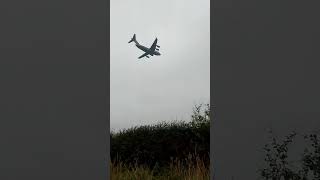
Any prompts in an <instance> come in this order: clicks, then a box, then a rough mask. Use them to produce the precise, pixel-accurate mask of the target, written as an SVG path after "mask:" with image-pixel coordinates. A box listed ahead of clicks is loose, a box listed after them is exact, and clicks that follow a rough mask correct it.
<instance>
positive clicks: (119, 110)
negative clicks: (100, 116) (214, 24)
mask: <svg viewBox="0 0 320 180" xmlns="http://www.w3.org/2000/svg"><path fill="white" fill-rule="evenodd" d="M110 4H111V7H110V10H111V17H110V23H111V24H110V28H111V32H110V33H111V34H110V36H111V37H110V38H111V39H110V40H111V41H110V53H111V54H110V56H111V58H110V61H111V62H110V86H111V87H110V99H111V101H110V113H111V115H110V124H111V130H117V129H122V128H128V127H132V126H135V125H142V124H153V123H156V122H159V121H171V120H175V119H178V120H181V119H183V120H189V119H190V118H189V117H190V114H191V112H192V107H193V105H194V104H195V103H200V102H203V103H207V102H209V99H210V1H209V0H162V1H159V0H158V1H156V0H134V1H133V0H111V3H110ZM134 33H135V34H136V38H137V41H138V42H139V43H140V44H142V45H145V46H147V47H150V46H151V44H152V43H153V41H154V39H155V38H156V37H157V38H158V45H160V46H161V47H160V53H161V56H153V57H150V58H149V59H147V58H142V59H139V60H138V57H139V56H140V55H142V54H143V51H141V50H139V49H138V48H137V47H135V45H134V43H130V44H128V41H129V40H130V39H131V37H132V36H133V34H134Z"/></svg>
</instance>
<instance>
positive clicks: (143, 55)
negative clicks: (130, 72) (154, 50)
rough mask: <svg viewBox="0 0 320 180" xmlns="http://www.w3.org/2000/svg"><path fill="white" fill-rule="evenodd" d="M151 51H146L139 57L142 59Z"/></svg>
mask: <svg viewBox="0 0 320 180" xmlns="http://www.w3.org/2000/svg"><path fill="white" fill-rule="evenodd" d="M148 54H149V53H147V52H146V53H144V54H142V55H141V56H140V57H139V59H141V58H143V57H145V56H146V55H148Z"/></svg>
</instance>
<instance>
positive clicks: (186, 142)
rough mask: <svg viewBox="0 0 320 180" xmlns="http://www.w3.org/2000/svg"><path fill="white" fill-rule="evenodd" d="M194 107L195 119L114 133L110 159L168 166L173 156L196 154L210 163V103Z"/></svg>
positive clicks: (182, 157)
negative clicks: (187, 121)
mask: <svg viewBox="0 0 320 180" xmlns="http://www.w3.org/2000/svg"><path fill="white" fill-rule="evenodd" d="M202 107H203V106H202V105H199V106H195V109H194V113H193V115H192V120H191V122H189V123H186V122H182V121H180V122H177V121H176V122H172V123H166V122H162V123H159V124H156V125H147V126H139V127H133V128H130V129H125V130H122V131H120V132H118V133H113V134H111V159H112V161H113V162H117V161H121V162H123V163H126V164H135V163H137V164H139V165H147V166H149V167H154V165H155V164H156V163H157V166H168V165H169V163H170V160H171V159H172V158H178V159H184V158H187V157H188V155H189V154H197V155H198V156H199V157H200V158H202V159H203V160H204V161H205V163H206V164H207V165H209V152H210V117H209V113H210V112H209V111H210V109H209V105H207V109H205V110H204V111H203V112H202V111H201V108H202Z"/></svg>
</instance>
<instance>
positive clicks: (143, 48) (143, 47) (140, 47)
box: [136, 43, 160, 56]
mask: <svg viewBox="0 0 320 180" xmlns="http://www.w3.org/2000/svg"><path fill="white" fill-rule="evenodd" d="M136 46H137V47H138V48H139V49H141V50H142V51H144V52H150V51H149V48H147V47H145V46H142V45H140V44H138V43H136ZM149 54H150V55H151V56H153V55H157V56H159V55H160V53H159V52H158V51H157V50H155V51H154V52H153V53H152V52H150V53H149Z"/></svg>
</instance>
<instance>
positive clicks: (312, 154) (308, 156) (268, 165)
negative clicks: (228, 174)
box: [259, 132, 320, 180]
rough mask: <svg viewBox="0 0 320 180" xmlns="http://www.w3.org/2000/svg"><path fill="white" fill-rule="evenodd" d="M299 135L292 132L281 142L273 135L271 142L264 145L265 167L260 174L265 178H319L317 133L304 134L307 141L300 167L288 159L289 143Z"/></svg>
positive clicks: (292, 179) (303, 179) (319, 149)
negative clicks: (296, 166)
mask: <svg viewBox="0 0 320 180" xmlns="http://www.w3.org/2000/svg"><path fill="white" fill-rule="evenodd" d="M296 136H297V133H296V132H292V133H291V134H289V135H288V136H286V138H285V140H283V141H282V142H279V141H278V140H276V138H274V137H272V139H271V142H270V143H269V144H266V145H265V147H264V151H265V159H264V160H265V167H264V168H263V169H260V170H259V171H260V175H261V177H262V178H263V179H265V180H269V179H271V180H281V179H284V180H319V179H320V138H319V135H317V134H316V133H311V134H309V135H304V140H305V141H306V142H307V146H306V147H305V151H304V153H302V157H301V160H300V161H298V167H299V168H298V169H297V168H296V169H295V168H294V165H293V162H289V161H288V151H289V148H288V147H289V145H290V144H291V143H292V142H293V140H294V138H295V137H296Z"/></svg>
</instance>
